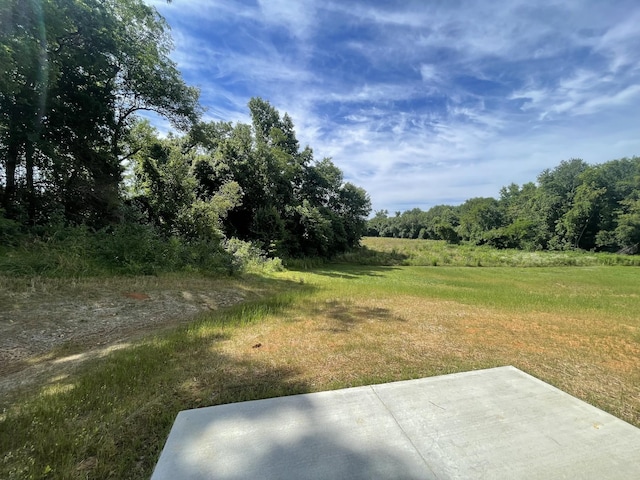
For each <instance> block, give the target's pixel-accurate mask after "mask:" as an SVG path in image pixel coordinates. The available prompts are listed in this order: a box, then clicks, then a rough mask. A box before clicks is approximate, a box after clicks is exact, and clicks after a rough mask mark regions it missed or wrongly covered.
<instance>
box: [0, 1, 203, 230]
mask: <svg viewBox="0 0 640 480" xmlns="http://www.w3.org/2000/svg"><path fill="white" fill-rule="evenodd" d="M0 15H1V17H0V26H1V28H0V34H1V35H2V53H0V55H1V57H2V59H3V62H2V65H3V71H2V78H3V80H2V82H1V83H0V88H1V92H0V106H1V107H2V112H3V113H2V116H1V117H0V122H2V123H1V124H0V148H1V149H2V152H3V167H4V168H3V169H4V173H5V180H4V191H3V195H2V205H3V206H4V207H5V209H6V211H7V214H8V215H9V216H10V217H13V218H17V217H19V216H21V211H22V210H25V206H26V211H27V213H26V216H27V217H28V221H29V222H31V223H34V222H36V221H40V222H47V221H48V219H49V216H50V214H51V211H52V209H56V208H59V206H62V209H63V211H62V213H63V214H64V216H65V218H66V219H67V221H70V222H74V223H86V222H89V223H92V222H93V223H96V222H97V223H100V222H104V220H105V219H107V220H108V219H109V218H110V217H111V215H112V213H113V211H114V210H115V209H116V208H117V206H118V204H119V202H120V192H119V184H120V181H121V179H122V167H121V164H120V163H121V161H122V160H123V159H125V156H126V154H124V152H126V151H127V147H126V145H125V142H126V140H127V139H128V138H129V137H128V132H129V130H130V129H131V128H132V127H133V125H134V123H135V122H134V118H135V114H136V112H139V111H141V110H153V111H155V112H157V113H159V114H160V115H163V116H165V117H167V118H169V120H170V121H172V123H173V124H174V125H175V126H176V127H178V128H186V127H187V125H188V124H190V123H192V122H193V121H194V120H195V119H196V118H197V116H198V114H199V107H198V104H197V98H198V94H197V91H196V90H194V89H192V88H189V87H187V86H186V85H185V84H184V82H183V81H182V79H181V78H180V74H179V72H178V70H177V69H176V67H175V64H174V63H173V62H172V61H171V60H170V59H169V57H168V53H169V51H170V48H171V39H170V36H169V33H168V28H167V25H166V23H165V22H164V20H163V19H162V18H161V17H160V16H159V14H158V13H157V12H156V10H155V9H154V8H153V7H150V6H148V5H147V4H145V3H144V2H143V1H142V0H104V1H100V0H84V1H80V0H44V1H35V0H29V1H18V0H7V1H6V2H4V4H3V6H2V9H1V10H0ZM123 154H124V155H123ZM22 166H24V169H21V168H20V167H22ZM23 171H24V173H22V172H23ZM17 187H20V190H21V191H22V192H24V194H20V195H17V194H18V193H20V192H17ZM36 196H39V197H40V198H42V199H45V200H46V201H45V203H46V205H44V204H42V205H40V206H39V212H37V211H36V208H35V206H36V201H35V197H36ZM22 197H25V198H26V200H23V199H22Z"/></svg>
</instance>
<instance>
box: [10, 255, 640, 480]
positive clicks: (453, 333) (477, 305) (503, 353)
mask: <svg viewBox="0 0 640 480" xmlns="http://www.w3.org/2000/svg"><path fill="white" fill-rule="evenodd" d="M262 282H263V285H264V286H268V287H269V290H270V292H271V293H270V294H269V295H265V296H264V297H262V298H257V299H254V300H252V301H250V302H248V303H245V304H243V305H238V306H235V307H232V308H230V309H227V310H219V311H216V312H209V313H207V314H203V315H202V316H200V317H199V318H198V320H197V321H195V322H194V323H192V324H190V325H189V326H186V327H181V328H179V329H177V330H175V331H173V332H169V333H165V334H161V335H158V336H155V337H152V338H148V339H146V340H144V341H139V342H137V343H134V344H132V345H131V346H129V347H128V348H125V349H121V350H118V351H114V352H112V353H111V354H110V355H108V356H107V357H105V358H104V359H101V360H96V361H94V362H92V363H91V364H90V365H87V366H86V368H85V369H84V370H83V372H81V373H80V374H78V375H75V376H73V377H68V378H60V379H50V381H49V382H48V383H47V385H44V386H42V387H41V388H39V389H38V390H36V391H32V392H25V393H24V395H23V396H22V397H21V398H20V399H18V400H13V401H11V402H5V405H4V407H5V409H4V411H3V413H2V415H1V416H0V455H1V456H0V478H41V477H45V478H47V477H50V478H148V477H149V475H150V473H151V471H152V469H153V466H154V465H155V462H156V460H157V457H158V455H159V453H160V450H161V448H162V446H163V445H164V441H165V440H166V436H167V434H168V432H169V429H170V427H171V425H172V422H173V420H174V418H175V415H176V414H177V412H178V411H179V410H182V409H187V408H195V407H201V406H207V405H216V404H221V403H228V402H237V401H243V400H250V399H257V398H266V397H273V396H279V395H288V394H295V393H303V392H313V391H321V390H327V389H334V388H342V387H349V386H356V385H363V384H370V383H381V382H387V381H394V380H401V379H408V378H418V377H423V376H429V375H437V374H444V373H451V372H458V371H466V370H471V369H479V368H486V367H492V366H498V365H514V366H516V367H518V368H521V369H522V370H524V371H526V372H528V373H530V374H532V375H534V376H536V377H538V378H541V379H543V380H545V381H547V382H550V383H551V384H553V385H556V386H558V387H559V388H561V389H563V390H565V391H567V392H569V393H571V394H573V395H575V396H577V397H579V398H582V399H584V400H586V401H588V402H590V403H592V404H594V405H596V406H598V407H600V408H603V409H604V410H606V411H609V412H610V413H612V414H614V415H616V416H618V417H620V418H622V419H624V420H626V421H628V422H630V423H633V424H635V425H637V426H640V314H638V311H637V305H638V300H639V296H640V294H639V293H638V292H640V277H639V275H638V271H637V269H635V268H625V267H602V266H591V267H583V268H556V267H554V268H548V267H543V268H537V269H531V268H457V267H451V268H424V267H371V266H353V265H351V266H349V265H333V266H325V267H320V268H316V269H315V270H313V271H297V272H296V271H289V272H282V273H277V274H273V275H271V276H269V277H264V278H263V280H262Z"/></svg>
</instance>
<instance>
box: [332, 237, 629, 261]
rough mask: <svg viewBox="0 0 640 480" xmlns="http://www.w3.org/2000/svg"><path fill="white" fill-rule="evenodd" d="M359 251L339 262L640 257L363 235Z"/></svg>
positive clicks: (625, 258)
mask: <svg viewBox="0 0 640 480" xmlns="http://www.w3.org/2000/svg"><path fill="white" fill-rule="evenodd" d="M361 243H362V246H363V247H364V248H362V249H361V250H360V251H356V252H352V253H348V254H345V255H343V256H341V258H340V261H342V262H344V263H350V264H364V265H404V266H412V265H413V266H432V267H436V266H457V267H553V266H556V267H557V266H589V265H626V266H632V265H634V266H640V256H638V255H635V256H631V255H617V254H611V253H591V252H581V251H563V252H548V251H540V252H525V251H522V250H497V249H495V248H492V247H488V246H475V245H451V244H448V243H447V242H445V241H443V240H411V239H404V238H382V237H366V238H364V239H363V240H362V242H361Z"/></svg>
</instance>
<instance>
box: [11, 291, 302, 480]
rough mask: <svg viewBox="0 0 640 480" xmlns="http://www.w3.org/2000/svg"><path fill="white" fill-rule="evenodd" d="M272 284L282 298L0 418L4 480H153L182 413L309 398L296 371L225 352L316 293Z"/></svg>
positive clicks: (81, 375) (119, 357)
mask: <svg viewBox="0 0 640 480" xmlns="http://www.w3.org/2000/svg"><path fill="white" fill-rule="evenodd" d="M268 282H270V283H271V284H272V285H273V286H274V288H275V289H276V290H277V292H278V293H277V294H275V295H271V296H269V297H267V298H263V299H257V300H253V301H250V302H247V303H245V304H241V305H236V306H234V307H230V308H228V309H223V310H218V311H215V312H208V313H207V314H203V315H200V316H199V318H198V319H197V320H196V321H194V322H193V323H191V324H189V325H185V326H181V327H178V328H177V329H174V331H172V332H167V333H164V334H161V335H158V336H156V337H153V338H146V339H144V340H139V341H137V342H132V343H131V344H129V345H126V346H125V347H123V348H121V349H119V350H115V351H112V352H110V353H108V354H107V355H105V356H104V357H102V358H94V359H91V360H88V361H87V362H85V363H84V364H83V365H82V367H81V368H78V369H76V370H74V371H73V372H72V375H69V376H67V377H64V378H55V377H51V378H48V379H47V380H46V381H45V382H44V386H42V387H41V388H40V390H39V391H34V389H31V391H30V392H23V393H22V394H21V395H19V396H17V397H16V398H14V399H12V401H11V403H10V404H7V408H6V409H5V411H4V412H3V413H1V414H0V454H1V455H2V458H3V459H4V460H3V462H1V463H0V478H41V477H46V476H47V475H48V476H50V477H52V478H149V476H150V475H151V472H152V470H153V467H154V466H155V463H156V461H157V459H158V457H159V455H160V451H161V449H162V447H163V446H164V443H165V440H166V438H167V435H168V433H169V430H170V428H171V426H172V424H173V421H174V419H175V417H176V415H177V414H178V412H179V411H181V410H185V409H192V408H198V407H204V406H211V405H218V404H224V403H231V402H240V401H246V400H256V399H263V398H270V397H278V396H283V395H292V394H298V393H305V392H308V391H309V390H310V386H309V385H307V383H306V382H305V381H302V380H300V376H301V372H299V371H298V370H297V369H296V368H292V367H277V366H274V365H272V364H271V363H267V362H265V361H264V360H262V358H261V356H257V355H252V354H251V351H250V350H249V352H245V353H244V354H243V353H242V352H239V353H238V354H237V355H236V354H229V353H227V352H226V351H225V349H224V345H225V342H226V341H227V340H229V339H231V338H232V337H233V333H234V331H235V330H236V329H238V328H240V327H243V326H247V325H251V324H253V323H256V322H259V321H260V320H262V319H264V318H265V317H266V316H269V315H277V314H279V313H284V312H285V311H286V310H287V309H289V308H291V307H292V306H293V305H294V304H295V302H296V301H297V300H298V299H299V298H300V297H301V296H304V295H306V294H309V293H311V292H313V291H314V287H312V286H309V285H301V284H298V283H296V282H291V281H287V280H273V279H269V280H268ZM276 285H277V287H276ZM3 403H4V402H3ZM47 478H48V477H47Z"/></svg>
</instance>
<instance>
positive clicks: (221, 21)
mask: <svg viewBox="0 0 640 480" xmlns="http://www.w3.org/2000/svg"><path fill="white" fill-rule="evenodd" d="M153 3H154V4H156V5H157V7H158V8H159V9H160V10H161V11H162V12H163V13H166V15H167V16H168V18H169V22H170V23H171V24H172V26H173V35H174V38H175V43H176V47H177V49H176V52H175V54H174V58H175V59H176V61H177V62H178V64H179V66H180V68H181V69H182V70H183V72H185V77H187V78H188V79H189V82H190V83H192V84H196V85H199V86H200V87H201V88H202V98H203V101H204V102H205V103H206V104H207V105H208V106H209V112H208V113H207V115H208V117H207V118H212V119H221V120H232V121H242V122H248V121H249V115H248V111H247V108H246V103H247V101H248V100H249V98H250V97H251V96H262V97H263V98H265V99H267V100H269V101H270V102H271V103H272V104H273V105H274V106H275V107H276V108H278V109H279V110H280V111H281V112H282V113H284V112H285V111H286V112H288V113H289V114H290V115H291V117H292V119H293V121H294V123H295V126H296V132H297V135H298V139H299V140H300V142H301V144H302V145H305V144H310V145H311V146H312V147H313V148H314V152H315V156H316V158H318V159H319V158H322V157H324V156H331V157H333V159H334V161H335V163H336V164H337V165H338V166H339V167H340V168H341V169H342V170H343V171H344V172H345V178H346V179H347V180H349V181H353V182H354V183H356V184H358V185H361V186H363V187H364V188H365V189H366V190H367V191H368V192H369V193H370V195H371V197H372V200H373V204H374V208H376V209H380V208H387V209H389V210H392V211H393V210H395V209H396V208H397V209H400V210H403V209H405V208H412V207H413V206H420V207H428V206H429V205H433V204H437V203H452V202H462V201H464V200H465V199H467V198H470V197H473V196H488V195H491V196H495V195H497V194H498V191H499V188H500V187H501V186H504V185H507V184H509V183H511V182H516V183H524V182H527V181H533V180H535V176H536V175H537V174H538V173H539V172H540V171H542V170H543V169H544V168H553V167H554V166H555V165H557V164H558V162H559V161H560V160H563V159H568V158H571V157H582V158H584V159H585V160H586V161H588V162H601V161H606V160H610V159H613V158H619V157H622V156H631V155H634V154H638V153H640V139H638V136H637V132H636V131H635V130H637V127H636V122H635V117H636V116H637V113H636V112H637V107H638V106H640V49H638V48H637V45H639V44H640V29H638V28H637V25H640V5H638V4H637V3H636V2H634V1H632V0H620V2H619V3H618V2H614V3H615V4H611V5H610V4H604V3H603V4H600V3H598V2H582V1H573V0H568V1H564V0H563V1H559V0H558V1H555V0H546V1H540V2H530V1H525V0H517V1H511V2H507V3H506V4H505V3H503V4H501V5H500V6H496V5H493V4H488V3H485V2H463V5H462V6H460V5H457V6H456V4H454V3H453V2H452V3H449V2H441V3H434V2H422V1H415V2H411V1H408V2H400V3H397V4H394V6H393V7H390V6H389V5H388V4H387V3H384V2H357V1H354V2H338V1H334V2H331V1H322V2H321V1H319V0H318V1H311V0H309V1H304V2H303V1H301V2H292V1H289V0H273V1H272V0H261V1H259V2H258V3H257V4H247V3H240V2H233V1H221V0H215V1H214V0H211V1H210V0H189V1H186V0H174V1H173V2H172V3H171V4H170V5H166V3H164V0H163V1H162V2H161V1H160V0H156V1H155V2H153ZM203 25H204V27H203ZM220 31H224V32H225V33H224V35H222V34H220V33H219V32H220ZM291 38H294V39H295V40H294V41H293V42H292V40H291ZM284 39H287V42H288V43H283V42H284Z"/></svg>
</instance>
